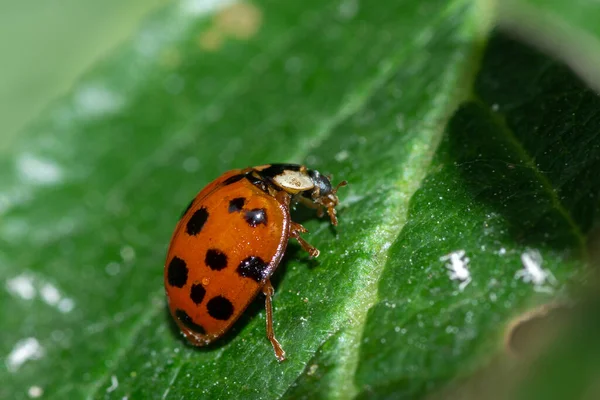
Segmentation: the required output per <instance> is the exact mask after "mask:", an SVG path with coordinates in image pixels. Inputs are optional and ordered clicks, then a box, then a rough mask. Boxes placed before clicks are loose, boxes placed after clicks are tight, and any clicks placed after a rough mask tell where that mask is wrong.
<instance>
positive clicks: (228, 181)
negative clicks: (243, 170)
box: [223, 174, 244, 186]
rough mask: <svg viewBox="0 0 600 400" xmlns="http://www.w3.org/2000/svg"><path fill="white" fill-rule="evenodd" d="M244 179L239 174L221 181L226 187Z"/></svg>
mask: <svg viewBox="0 0 600 400" xmlns="http://www.w3.org/2000/svg"><path fill="white" fill-rule="evenodd" d="M242 179H244V175H243V174H239V175H233V176H230V177H229V178H227V179H225V180H224V181H223V185H225V186H227V185H231V184H232V183H235V182H237V181H239V180H242Z"/></svg>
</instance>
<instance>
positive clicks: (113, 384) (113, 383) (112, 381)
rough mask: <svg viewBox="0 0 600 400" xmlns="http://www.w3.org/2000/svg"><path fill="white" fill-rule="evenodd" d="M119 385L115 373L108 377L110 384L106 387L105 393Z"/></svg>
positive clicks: (112, 390)
mask: <svg viewBox="0 0 600 400" xmlns="http://www.w3.org/2000/svg"><path fill="white" fill-rule="evenodd" d="M118 387H119V380H118V379H117V377H116V376H115V375H112V376H111V377H110V386H109V387H107V388H106V393H110V392H114V391H115V390H116V389H117V388H118Z"/></svg>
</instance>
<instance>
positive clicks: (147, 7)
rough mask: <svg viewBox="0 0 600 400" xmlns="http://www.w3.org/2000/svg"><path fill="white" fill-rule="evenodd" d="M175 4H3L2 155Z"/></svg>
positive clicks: (162, 0)
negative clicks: (154, 15)
mask: <svg viewBox="0 0 600 400" xmlns="http://www.w3.org/2000/svg"><path fill="white" fill-rule="evenodd" d="M169 2H170V0H128V1H119V0H105V1H92V0H62V1H57V0H49V1H37V0H20V1H10V0H0V10H2V12H0V54H2V62H1V63H0V104H1V105H2V106H0V135H1V136H0V152H5V151H7V149H8V148H9V146H10V143H11V141H12V139H13V138H14V137H15V136H16V135H18V134H19V131H20V130H21V129H23V127H24V126H25V125H27V123H28V121H31V120H32V119H34V118H35V117H36V116H37V115H38V114H39V113H40V111H42V110H43V109H44V107H46V106H47V105H48V104H49V103H50V102H51V101H52V100H53V99H54V98H57V97H59V96H60V95H61V94H63V93H65V92H66V91H67V90H68V89H69V87H70V86H71V85H72V84H74V83H75V81H76V80H77V77H78V76H80V75H81V74H82V73H83V72H84V71H86V70H87V69H88V68H90V67H91V66H92V65H94V63H95V62H96V61H98V60H99V59H101V58H103V57H105V56H107V55H108V54H110V52H111V50H112V49H114V48H115V47H116V46H118V45H119V44H120V43H121V42H122V41H124V40H125V39H126V38H127V37H128V36H130V35H131V34H132V33H133V32H135V31H136V29H137V27H138V23H139V22H140V21H141V20H143V19H144V17H145V16H147V15H148V14H149V13H151V12H152V11H153V10H155V9H156V8H158V7H160V6H162V5H164V4H166V3H169Z"/></svg>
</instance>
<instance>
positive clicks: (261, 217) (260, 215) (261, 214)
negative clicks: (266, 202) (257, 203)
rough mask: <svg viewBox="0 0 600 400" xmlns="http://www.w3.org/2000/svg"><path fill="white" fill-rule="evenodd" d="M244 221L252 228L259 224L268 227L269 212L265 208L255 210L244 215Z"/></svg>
mask: <svg viewBox="0 0 600 400" xmlns="http://www.w3.org/2000/svg"><path fill="white" fill-rule="evenodd" d="M244 219H245V220H246V222H247V223H248V225H250V226H251V227H253V228H255V227H256V226H257V225H258V224H263V225H267V211H266V210H265V209H264V208H255V209H253V210H249V211H246V212H245V213H244Z"/></svg>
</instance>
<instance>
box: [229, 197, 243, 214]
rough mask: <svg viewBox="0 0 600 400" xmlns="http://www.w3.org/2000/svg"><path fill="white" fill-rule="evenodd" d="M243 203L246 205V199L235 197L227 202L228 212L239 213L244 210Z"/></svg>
mask: <svg viewBox="0 0 600 400" xmlns="http://www.w3.org/2000/svg"><path fill="white" fill-rule="evenodd" d="M244 203H246V199H245V198H243V197H237V198H235V199H233V200H231V201H230V202H229V212H230V213H234V212H239V211H242V208H244Z"/></svg>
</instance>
